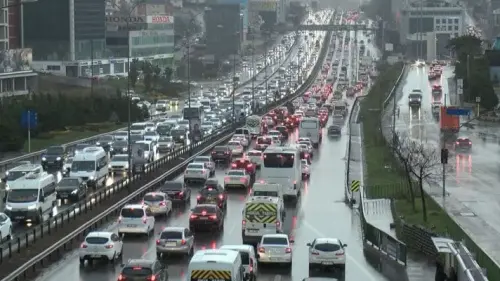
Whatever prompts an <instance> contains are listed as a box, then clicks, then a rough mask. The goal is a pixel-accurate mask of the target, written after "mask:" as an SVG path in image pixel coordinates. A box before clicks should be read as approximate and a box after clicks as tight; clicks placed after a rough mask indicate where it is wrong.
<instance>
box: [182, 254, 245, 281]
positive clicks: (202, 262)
mask: <svg viewBox="0 0 500 281" xmlns="http://www.w3.org/2000/svg"><path fill="white" fill-rule="evenodd" d="M186 277H187V278H186V280H191V281H206V280H214V281H215V280H217V281H247V280H248V279H249V277H250V276H249V275H248V274H245V269H244V268H243V263H242V261H241V256H240V253H239V252H237V251H234V250H220V249H213V250H212V249H211V250H199V251H196V253H195V254H194V256H193V257H192V258H191V260H190V261H189V266H188V272H187V276H186Z"/></svg>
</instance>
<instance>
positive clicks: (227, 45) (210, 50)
mask: <svg viewBox="0 0 500 281" xmlns="http://www.w3.org/2000/svg"><path fill="white" fill-rule="evenodd" d="M243 16H244V15H243V14H242V13H241V5H240V4H239V3H237V4H211V5H210V6H209V9H207V10H206V11H205V15H204V19H205V28H206V34H205V38H206V46H207V49H206V54H207V55H214V56H215V59H216V60H219V59H222V58H226V57H228V56H230V55H238V54H240V51H241V43H242V38H243V31H244V30H243V28H244V24H243Z"/></svg>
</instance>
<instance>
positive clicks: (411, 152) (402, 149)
mask: <svg viewBox="0 0 500 281" xmlns="http://www.w3.org/2000/svg"><path fill="white" fill-rule="evenodd" d="M396 142H397V143H398V144H397V146H396V147H397V151H396V152H395V153H396V155H397V156H398V158H400V159H403V163H404V162H406V166H405V168H406V171H407V172H409V173H408V178H415V179H417V182H418V187H419V189H420V199H421V201H422V216H423V220H424V222H427V205H426V203H425V191H424V182H427V181H429V180H432V179H435V178H436V177H437V176H438V174H437V173H436V171H437V168H439V166H440V164H441V159H440V156H439V155H440V154H439V152H438V151H436V149H435V148H434V147H432V146H429V145H428V144H427V143H424V142H421V141H417V140H413V139H411V138H409V137H408V136H398V137H397V141H396ZM403 165H404V164H403Z"/></svg>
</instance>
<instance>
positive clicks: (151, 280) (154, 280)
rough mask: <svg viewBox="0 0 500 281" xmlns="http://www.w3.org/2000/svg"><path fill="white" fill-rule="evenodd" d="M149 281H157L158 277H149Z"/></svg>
mask: <svg viewBox="0 0 500 281" xmlns="http://www.w3.org/2000/svg"><path fill="white" fill-rule="evenodd" d="M148 281H156V275H151V276H149V277H148Z"/></svg>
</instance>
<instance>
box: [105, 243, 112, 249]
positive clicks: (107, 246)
mask: <svg viewBox="0 0 500 281" xmlns="http://www.w3.org/2000/svg"><path fill="white" fill-rule="evenodd" d="M104 248H106V249H112V248H113V244H109V245H106V246H104Z"/></svg>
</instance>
